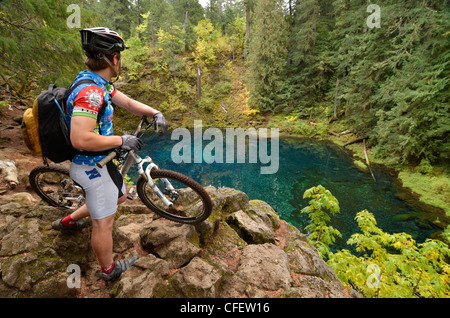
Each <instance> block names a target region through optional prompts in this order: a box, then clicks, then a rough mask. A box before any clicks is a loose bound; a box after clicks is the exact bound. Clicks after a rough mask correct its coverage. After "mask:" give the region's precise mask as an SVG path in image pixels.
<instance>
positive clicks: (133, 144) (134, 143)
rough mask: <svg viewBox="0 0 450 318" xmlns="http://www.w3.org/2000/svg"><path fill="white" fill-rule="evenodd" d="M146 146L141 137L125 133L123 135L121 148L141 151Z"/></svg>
mask: <svg viewBox="0 0 450 318" xmlns="http://www.w3.org/2000/svg"><path fill="white" fill-rule="evenodd" d="M142 146H144V143H143V142H142V140H141V139H139V138H138V137H136V136H133V135H123V136H122V146H121V148H123V149H125V150H134V151H139V150H141V149H142Z"/></svg>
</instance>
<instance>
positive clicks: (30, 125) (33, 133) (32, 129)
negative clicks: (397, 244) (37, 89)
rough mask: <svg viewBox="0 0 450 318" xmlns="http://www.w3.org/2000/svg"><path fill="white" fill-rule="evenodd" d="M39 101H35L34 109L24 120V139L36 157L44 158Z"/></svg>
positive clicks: (31, 109)
mask: <svg viewBox="0 0 450 318" xmlns="http://www.w3.org/2000/svg"><path fill="white" fill-rule="evenodd" d="M38 116H39V114H38V101H37V98H36V99H35V100H34V103H33V107H32V108H28V109H27V110H26V111H25V113H24V114H23V119H22V138H23V140H24V141H25V144H26V145H27V147H28V149H29V150H30V151H31V152H32V153H33V155H34V156H42V146H41V140H40V138H39V117H38Z"/></svg>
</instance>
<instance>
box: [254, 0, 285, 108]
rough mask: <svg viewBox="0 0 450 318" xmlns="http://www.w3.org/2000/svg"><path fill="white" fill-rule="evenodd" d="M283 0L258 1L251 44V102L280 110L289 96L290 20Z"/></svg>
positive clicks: (257, 106) (259, 106) (260, 106)
mask: <svg viewBox="0 0 450 318" xmlns="http://www.w3.org/2000/svg"><path fill="white" fill-rule="evenodd" d="M282 4H283V1H281V0H261V1H258V2H257V4H256V9H255V16H254V22H253V23H254V27H253V30H254V31H253V32H252V38H251V42H250V46H249V56H248V67H249V78H248V85H249V87H250V92H251V93H250V94H251V97H250V103H251V104H253V105H255V106H256V108H259V109H260V110H262V111H279V110H281V109H282V108H283V106H285V105H284V102H285V100H286V96H285V95H283V94H285V90H284V88H285V69H286V64H287V47H286V42H287V24H286V21H285V19H284V13H283V8H282Z"/></svg>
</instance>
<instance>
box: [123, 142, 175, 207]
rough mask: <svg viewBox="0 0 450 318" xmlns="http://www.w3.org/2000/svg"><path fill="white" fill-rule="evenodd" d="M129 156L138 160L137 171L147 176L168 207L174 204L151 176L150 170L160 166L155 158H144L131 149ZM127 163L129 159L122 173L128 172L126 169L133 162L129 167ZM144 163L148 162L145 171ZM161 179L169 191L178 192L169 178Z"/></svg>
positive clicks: (149, 182) (152, 187)
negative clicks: (155, 161)
mask: <svg viewBox="0 0 450 318" xmlns="http://www.w3.org/2000/svg"><path fill="white" fill-rule="evenodd" d="M129 156H131V157H132V158H133V160H134V161H135V162H136V164H137V166H138V169H137V172H138V173H139V175H141V176H145V178H146V180H147V184H148V185H149V186H150V188H151V189H152V190H153V191H154V192H155V193H156V195H157V196H158V197H159V198H160V199H161V201H162V202H163V203H164V204H165V205H166V206H167V207H171V206H173V202H171V201H169V200H168V199H167V198H166V196H165V195H164V194H163V193H162V192H161V190H160V189H159V188H158V186H157V185H156V184H155V182H154V180H153V179H152V177H151V176H150V172H151V171H152V169H158V166H157V165H156V164H155V163H154V162H153V159H152V158H150V157H149V156H147V157H145V158H144V159H142V158H141V157H140V156H138V155H137V154H136V153H135V152H134V151H130V152H129ZM127 163H128V160H127V162H125V165H124V168H123V169H122V174H123V172H128V171H125V170H126V169H129V168H130V166H131V164H129V166H128V167H127ZM144 163H148V165H147V167H146V168H145V171H144V168H143V166H144ZM161 180H162V181H163V182H164V185H165V186H166V190H167V191H168V192H169V193H172V192H176V191H175V188H174V187H173V186H172V184H171V183H170V182H169V180H167V179H166V178H161Z"/></svg>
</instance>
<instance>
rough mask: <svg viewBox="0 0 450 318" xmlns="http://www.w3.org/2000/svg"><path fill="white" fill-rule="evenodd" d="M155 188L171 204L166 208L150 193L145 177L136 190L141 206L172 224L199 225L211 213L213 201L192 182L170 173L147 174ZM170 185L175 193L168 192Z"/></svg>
mask: <svg viewBox="0 0 450 318" xmlns="http://www.w3.org/2000/svg"><path fill="white" fill-rule="evenodd" d="M150 176H151V177H152V179H153V182H154V183H155V185H156V186H157V187H158V188H159V190H161V192H162V193H163V194H164V196H165V197H166V198H167V199H168V200H169V201H170V202H171V203H172V206H171V207H168V206H167V205H165V204H164V203H163V201H162V200H161V198H160V197H158V195H157V194H156V193H155V192H154V191H153V190H152V189H151V187H150V185H149V184H148V183H147V181H146V179H145V178H144V177H140V178H139V180H138V182H137V185H136V189H137V193H138V195H139V198H140V199H141V200H142V202H143V203H144V204H145V205H146V206H147V207H148V208H149V209H151V210H152V211H153V212H155V213H156V214H158V215H160V216H162V217H164V218H166V219H169V220H171V221H175V222H179V223H185V224H198V223H201V222H203V221H204V220H206V219H207V218H208V217H209V215H210V214H211V211H212V201H211V198H210V197H209V195H208V193H207V192H206V191H205V189H203V187H202V186H201V185H200V184H198V183H197V182H195V181H194V180H192V179H191V178H189V177H187V176H185V175H183V174H181V173H178V172H175V171H170V170H159V169H153V170H152V171H151V172H150ZM164 179H166V180H167V181H169V182H170V184H171V185H172V186H173V188H174V190H172V189H170V187H169V186H168V184H167V182H166V181H165V180H164Z"/></svg>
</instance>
